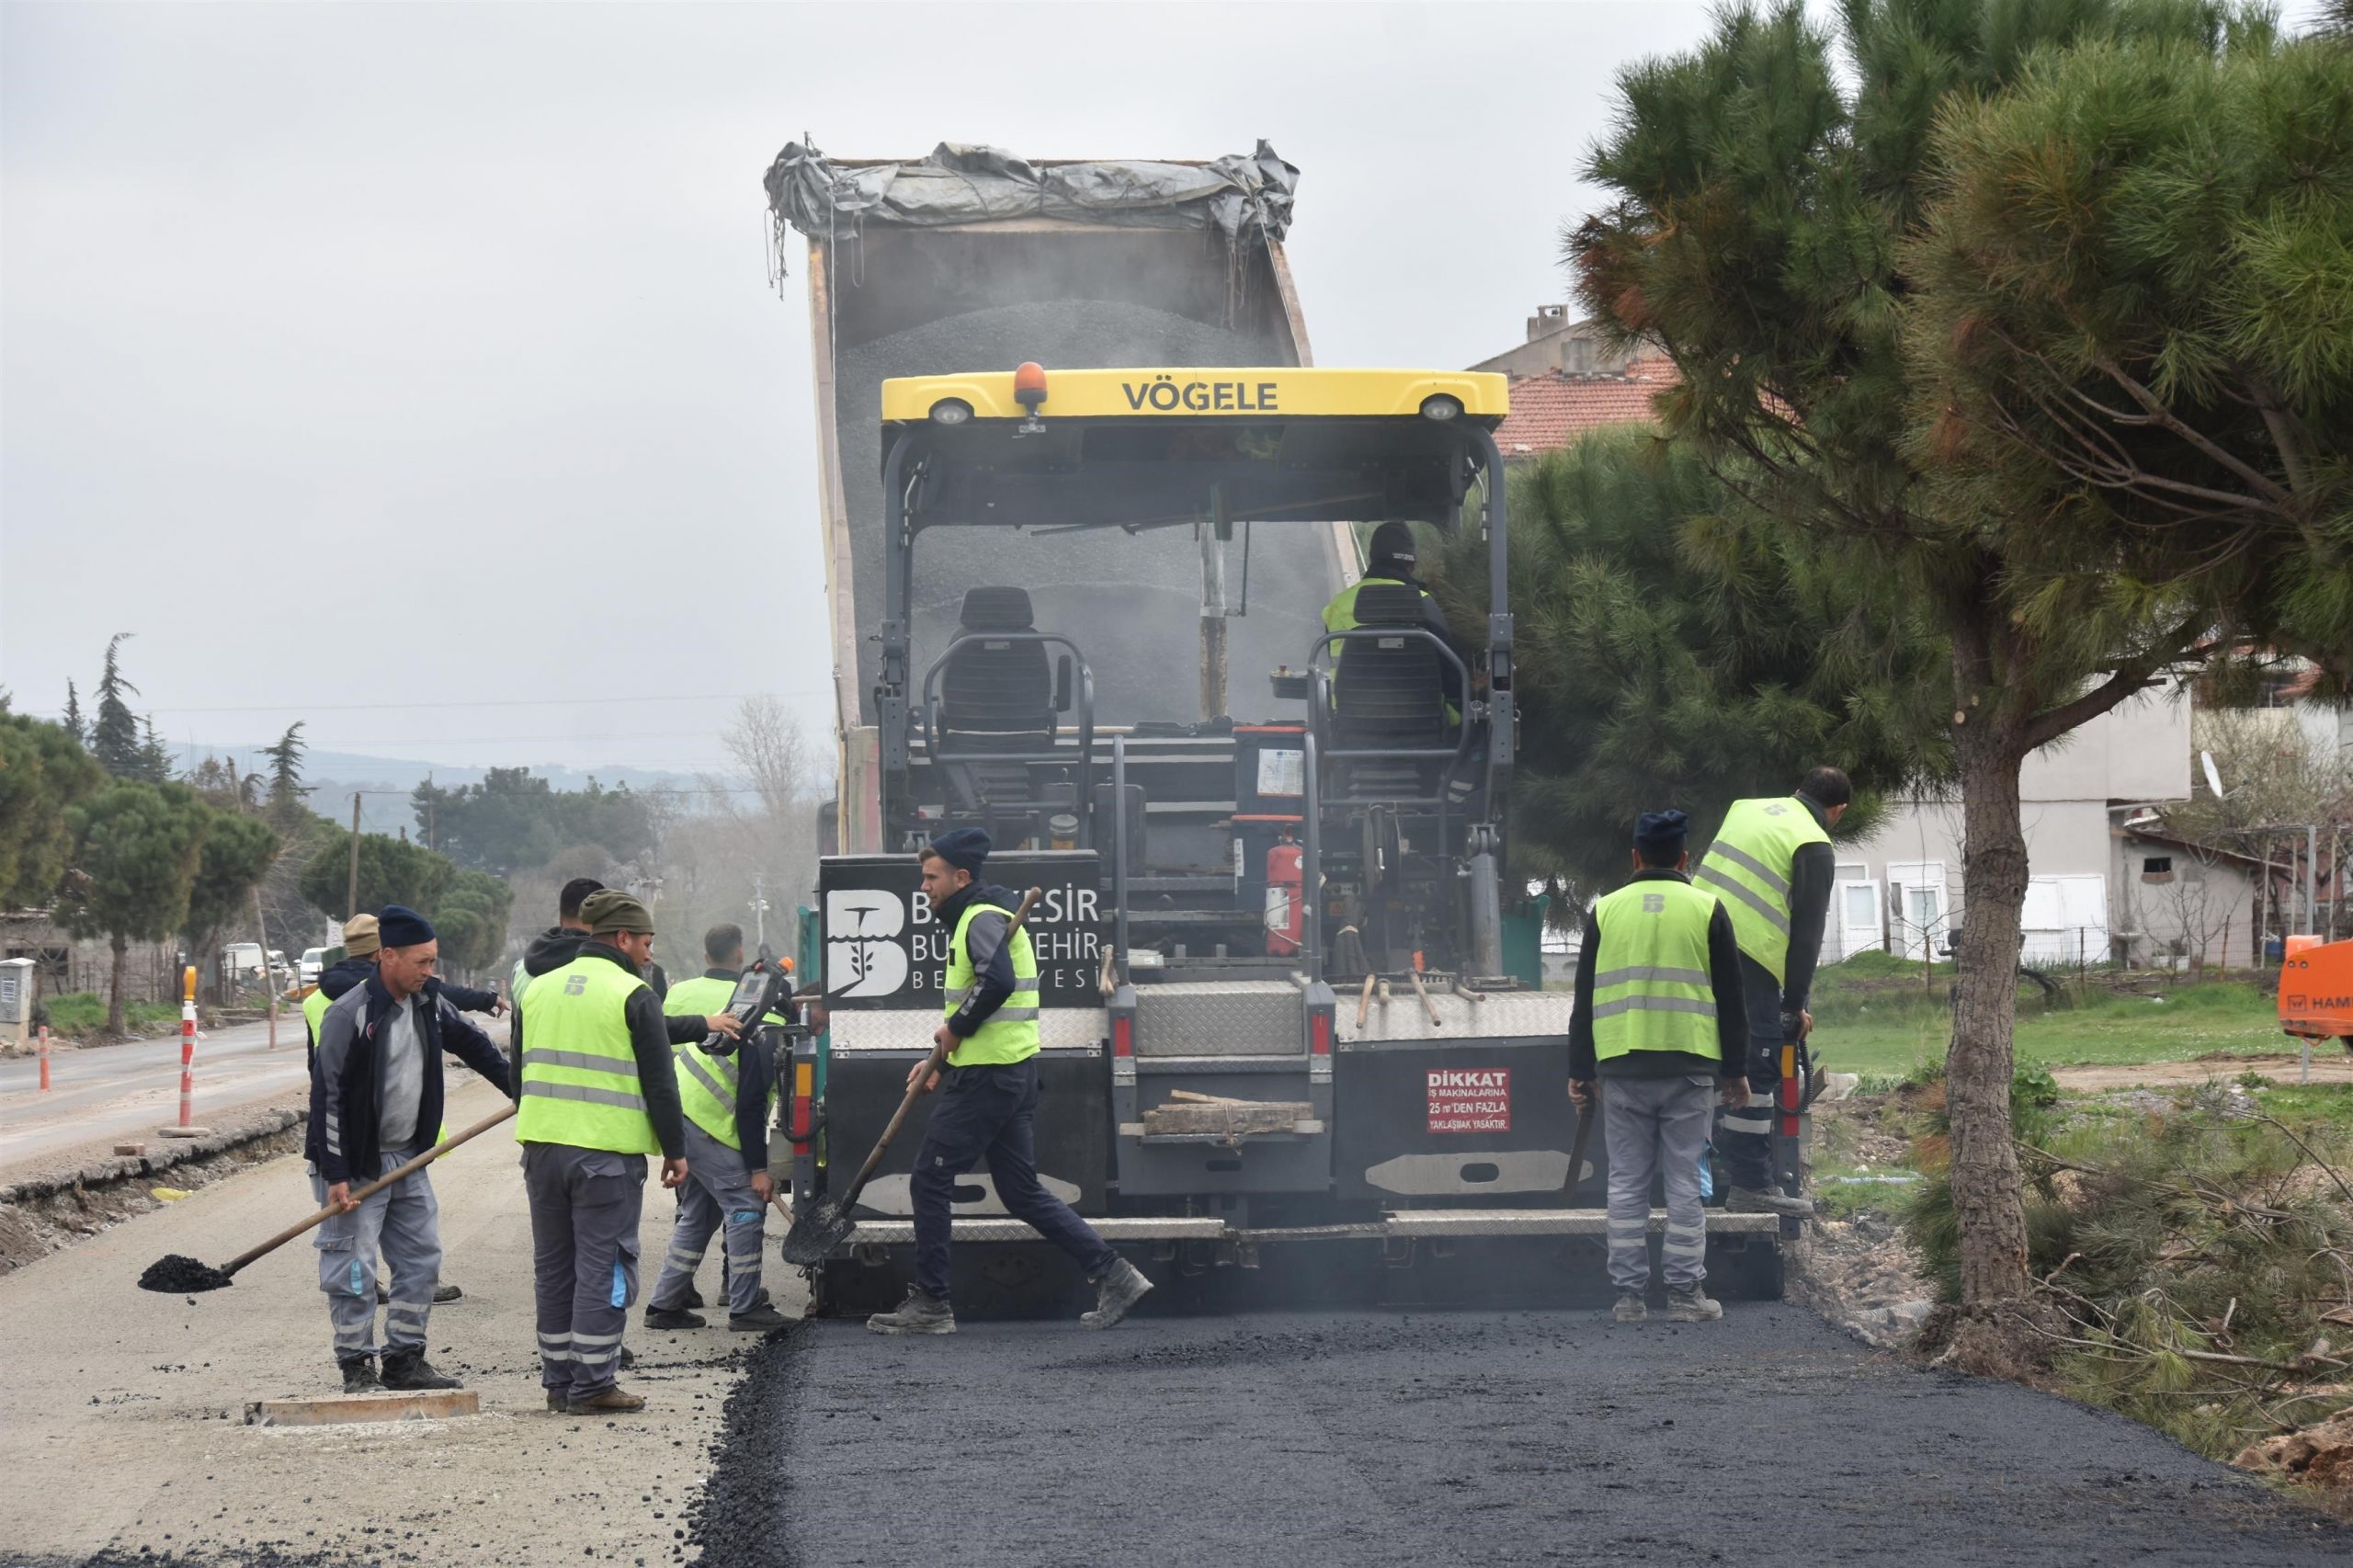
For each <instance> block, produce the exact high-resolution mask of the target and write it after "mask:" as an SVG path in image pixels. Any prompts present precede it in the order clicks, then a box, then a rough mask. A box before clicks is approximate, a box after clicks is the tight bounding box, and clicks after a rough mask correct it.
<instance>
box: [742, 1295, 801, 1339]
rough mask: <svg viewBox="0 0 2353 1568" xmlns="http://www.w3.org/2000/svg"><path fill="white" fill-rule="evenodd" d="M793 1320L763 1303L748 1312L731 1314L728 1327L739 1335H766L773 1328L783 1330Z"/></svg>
mask: <svg viewBox="0 0 2353 1568" xmlns="http://www.w3.org/2000/svg"><path fill="white" fill-rule="evenodd" d="M791 1321H792V1320H791V1319H790V1318H788V1317H786V1316H785V1315H784V1314H783V1313H782V1312H778V1311H777V1310H776V1309H775V1308H774V1307H772V1306H770V1305H768V1304H767V1302H766V1301H762V1302H761V1303H760V1304H759V1305H758V1306H756V1307H754V1308H753V1309H752V1310H751V1311H750V1312H729V1313H728V1314H727V1326H728V1327H730V1328H732V1329H733V1330H734V1331H735V1332H736V1333H738V1334H766V1333H767V1331H768V1330H770V1329H772V1328H782V1327H784V1326H786V1325H787V1324H790V1322H791Z"/></svg>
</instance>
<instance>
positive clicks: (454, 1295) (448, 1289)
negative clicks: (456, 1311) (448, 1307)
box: [433, 1285, 466, 1307]
mask: <svg viewBox="0 0 2353 1568" xmlns="http://www.w3.org/2000/svg"><path fill="white" fill-rule="evenodd" d="M465 1299H466V1293H465V1292H464V1291H463V1290H459V1289H458V1288H457V1287H456V1286H455V1285H436V1286H435V1287H433V1304H434V1305H435V1306H437V1307H438V1306H441V1305H443V1304H444V1303H446V1302H449V1301H464V1300H465Z"/></svg>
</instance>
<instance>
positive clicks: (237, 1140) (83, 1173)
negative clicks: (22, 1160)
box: [0, 1110, 310, 1206]
mask: <svg viewBox="0 0 2353 1568" xmlns="http://www.w3.org/2000/svg"><path fill="white" fill-rule="evenodd" d="M309 1119H310V1112H309V1111H307V1110H274V1111H267V1112H265V1113H264V1114H262V1115H261V1116H259V1117H256V1119H253V1120H251V1121H248V1122H246V1123H244V1125H242V1126H239V1127H233V1128H229V1129H226V1130H224V1131H220V1132H215V1133H213V1134H212V1135H211V1136H210V1137H209V1138H192V1139H188V1140H187V1141H186V1142H169V1143H165V1144H162V1145H160V1146H159V1147H158V1148H157V1149H156V1151H155V1152H154V1153H152V1154H138V1155H128V1156H125V1157H123V1158H121V1159H112V1160H102V1161H99V1162H97V1163H96V1164H93V1165H84V1166H83V1167H82V1168H81V1169H80V1170H78V1171H75V1172H74V1173H72V1174H71V1175H68V1176H37V1177H35V1178H33V1179H32V1180H30V1181H20V1182H15V1183H12V1184H10V1185H8V1186H6V1187H0V1206H6V1205H8V1204H12V1203H37V1202H39V1201H40V1200H41V1199H46V1198H55V1197H57V1196H58V1195H59V1194H60V1193H66V1192H75V1191H87V1190H89V1189H90V1188H92V1187H111V1186H113V1185H114V1184H115V1183H116V1182H119V1181H129V1180H132V1179H135V1178H138V1177H142V1176H160V1175H162V1174H163V1173H164V1172H165V1171H167V1170H170V1169H171V1168H172V1167H173V1166H175V1165H187V1164H188V1163H189V1162H190V1161H193V1160H206V1159H210V1158H211V1157H212V1156H213V1155H215V1154H225V1153H229V1152H231V1151H232V1150H235V1149H242V1148H244V1146H245V1145H246V1144H248V1143H257V1142H260V1141H261V1140H263V1139H265V1138H271V1137H275V1136H277V1135H278V1133H280V1132H283V1131H286V1130H287V1129H288V1128H290V1127H299V1126H301V1125H302V1124H303V1123H304V1122H306V1121H308V1120H309Z"/></svg>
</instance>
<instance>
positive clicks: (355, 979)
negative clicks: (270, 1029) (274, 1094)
mask: <svg viewBox="0 0 2353 1568" xmlns="http://www.w3.org/2000/svg"><path fill="white" fill-rule="evenodd" d="M375 972H376V965H375V963H374V961H373V960H369V959H366V958H353V957H351V956H350V955H348V954H346V955H345V956H344V957H342V958H339V959H337V960H335V962H334V963H332V964H330V965H328V966H327V968H326V969H325V970H324V971H321V973H320V975H319V989H320V990H321V991H324V992H325V993H326V997H327V1000H328V1001H330V1002H334V1001H337V1000H339V999H341V997H342V995H343V994H344V993H345V992H347V991H348V990H350V989H351V988H352V987H353V986H355V985H364V984H366V983H368V981H369V979H370V978H371V977H373V976H374V974H375ZM425 994H426V995H427V996H429V997H432V998H434V999H436V1000H438V1001H446V1002H448V1003H449V1006H452V1007H455V1008H457V1009H458V1011H460V1013H487V1012H489V1011H490V1005H491V1004H492V1003H494V1002H495V1001H497V1000H498V993H497V992H495V991H476V990H475V989H473V988H472V986H468V985H445V984H443V983H442V981H441V977H440V976H439V975H438V974H437V975H435V976H434V977H433V978H432V979H430V980H427V981H426V983H425ZM302 1032H303V1036H304V1038H305V1040H309V1043H308V1044H307V1045H306V1046H305V1047H304V1050H305V1051H306V1052H307V1053H308V1059H309V1062H310V1065H311V1072H312V1074H313V1075H315V1074H317V1073H318V1070H319V1042H318V1041H317V1040H310V1039H309V1036H310V1022H309V1020H308V1019H305V1020H304V1021H303V1026H302Z"/></svg>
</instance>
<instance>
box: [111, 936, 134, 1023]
mask: <svg viewBox="0 0 2353 1568" xmlns="http://www.w3.org/2000/svg"><path fill="white" fill-rule="evenodd" d="M130 965H131V938H130V937H126V936H124V935H123V934H122V933H121V932H119V931H117V932H116V933H115V934H114V984H113V986H112V988H111V989H109V990H108V993H107V1032H108V1034H118V1035H119V1034H120V1033H121V1032H122V978H123V973H124V971H126V970H128V969H129V968H130Z"/></svg>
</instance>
